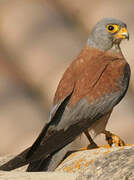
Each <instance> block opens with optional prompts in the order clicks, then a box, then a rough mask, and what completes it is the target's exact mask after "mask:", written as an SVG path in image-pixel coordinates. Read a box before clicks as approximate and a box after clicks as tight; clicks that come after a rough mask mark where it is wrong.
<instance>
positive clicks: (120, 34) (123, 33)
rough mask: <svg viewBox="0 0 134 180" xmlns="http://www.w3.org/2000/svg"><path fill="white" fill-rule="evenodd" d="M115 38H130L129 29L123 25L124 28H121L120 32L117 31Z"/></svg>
mask: <svg viewBox="0 0 134 180" xmlns="http://www.w3.org/2000/svg"><path fill="white" fill-rule="evenodd" d="M114 38H115V39H118V40H119V39H120V40H122V39H127V40H129V33H128V31H127V29H126V28H125V27H123V28H121V29H120V30H119V31H118V33H116V34H115V35H114Z"/></svg>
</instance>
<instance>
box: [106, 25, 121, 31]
mask: <svg viewBox="0 0 134 180" xmlns="http://www.w3.org/2000/svg"><path fill="white" fill-rule="evenodd" d="M106 29H107V31H108V32H110V33H115V32H117V31H118V30H119V25H117V24H108V25H107V26H106Z"/></svg>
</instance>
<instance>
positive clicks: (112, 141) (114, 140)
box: [104, 131, 125, 147]
mask: <svg viewBox="0 0 134 180" xmlns="http://www.w3.org/2000/svg"><path fill="white" fill-rule="evenodd" d="M104 134H105V135H106V141H107V142H108V144H109V145H110V146H115V147H118V146H125V142H124V141H123V140H122V139H121V138H120V137H119V136H117V135H115V134H112V133H111V132H109V131H104Z"/></svg>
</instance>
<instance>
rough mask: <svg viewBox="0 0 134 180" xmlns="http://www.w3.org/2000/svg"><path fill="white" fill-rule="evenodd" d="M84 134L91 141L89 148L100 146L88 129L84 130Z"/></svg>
mask: <svg viewBox="0 0 134 180" xmlns="http://www.w3.org/2000/svg"><path fill="white" fill-rule="evenodd" d="M84 134H85V135H86V137H87V139H88V140H89V142H90V145H89V146H88V148H89V149H91V148H98V146H97V144H96V143H95V142H94V141H93V139H92V137H91V136H90V134H89V132H88V130H87V131H85V132H84Z"/></svg>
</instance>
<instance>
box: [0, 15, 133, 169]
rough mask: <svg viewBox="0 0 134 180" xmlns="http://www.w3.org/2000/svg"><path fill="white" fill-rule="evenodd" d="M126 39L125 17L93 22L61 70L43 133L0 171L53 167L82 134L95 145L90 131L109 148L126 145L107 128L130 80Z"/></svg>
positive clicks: (127, 36) (1, 167)
mask: <svg viewBox="0 0 134 180" xmlns="http://www.w3.org/2000/svg"><path fill="white" fill-rule="evenodd" d="M124 39H129V33H128V30H127V25H126V24H125V23H124V22H123V21H121V20H118V19H115V18H103V19H101V20H100V21H98V22H97V24H96V25H95V26H94V27H93V29H92V30H91V32H90V34H89V37H88V40H87V42H86V45H85V46H84V47H83V48H82V50H81V52H80V54H79V55H78V56H77V57H76V59H75V60H74V61H73V62H72V63H71V64H70V65H69V67H68V68H67V69H66V71H65V72H64V74H63V76H62V78H61V80H60V82H59V84H58V87H57V90H56V93H55V96H54V100H53V106H52V109H51V111H50V115H49V118H48V120H47V122H46V124H45V126H44V127H43V129H42V131H41V133H40V134H39V136H38V137H37V139H36V140H35V142H34V143H33V145H32V146H30V147H29V148H27V149H26V150H24V151H23V152H22V153H20V154H19V155H17V156H16V157H15V158H13V159H12V160H10V161H9V162H7V163H5V164H4V165H2V166H0V170H7V171H8V170H12V169H15V168H18V167H20V166H22V165H25V164H29V166H28V168H27V171H53V170H54V169H55V168H56V167H57V166H58V165H59V164H60V163H61V161H62V160H63V159H64V157H65V155H66V153H67V152H68V151H69V150H70V146H71V143H72V142H73V141H74V140H75V139H76V138H77V137H78V136H80V135H81V134H82V133H84V134H85V135H86V137H87V138H88V140H89V142H90V144H93V145H96V143H95V142H94V139H93V138H92V137H91V135H90V132H91V131H93V132H94V134H95V136H96V135H99V134H101V133H104V134H105V135H106V140H107V141H108V143H109V145H110V146H112V145H114V144H115V145H117V146H124V145H125V143H124V141H123V140H122V139H121V138H120V137H119V136H117V135H115V134H113V133H111V132H110V131H107V130H106V125H107V122H108V120H109V118H110V115H111V113H112V111H113V108H114V107H115V106H116V105H117V104H118V103H119V102H120V101H121V100H122V98H123V97H124V96H125V94H126V92H127V89H128V86H129V81H130V75H131V70H130V66H129V64H128V63H127V61H126V59H125V57H124V56H123V53H122V51H121V48H120V43H121V41H122V40H124ZM96 146H97V145H96Z"/></svg>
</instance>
